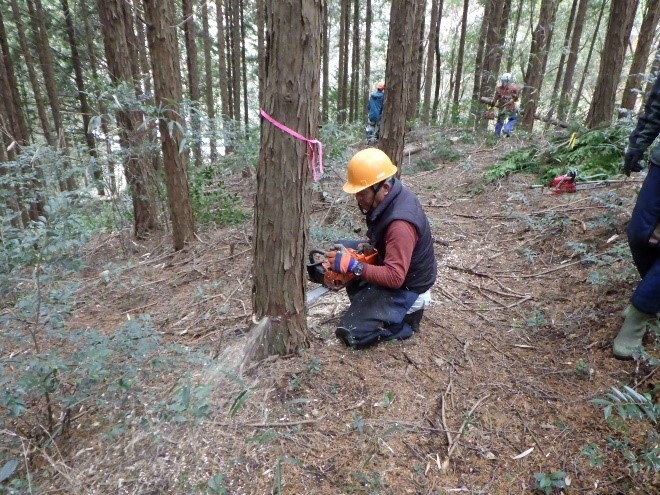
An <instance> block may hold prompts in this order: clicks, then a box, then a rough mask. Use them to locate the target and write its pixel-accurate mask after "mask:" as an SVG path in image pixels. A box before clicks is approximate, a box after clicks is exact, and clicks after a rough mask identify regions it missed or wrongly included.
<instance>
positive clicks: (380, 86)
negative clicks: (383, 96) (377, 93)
mask: <svg viewBox="0 0 660 495" xmlns="http://www.w3.org/2000/svg"><path fill="white" fill-rule="evenodd" d="M376 89H385V83H384V82H383V81H378V82H377V83H376Z"/></svg>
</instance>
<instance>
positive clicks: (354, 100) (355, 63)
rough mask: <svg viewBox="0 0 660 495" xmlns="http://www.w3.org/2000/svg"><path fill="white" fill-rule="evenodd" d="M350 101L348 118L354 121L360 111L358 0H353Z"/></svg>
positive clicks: (359, 114)
mask: <svg viewBox="0 0 660 495" xmlns="http://www.w3.org/2000/svg"><path fill="white" fill-rule="evenodd" d="M351 66H352V67H351V72H352V75H351V103H350V112H349V120H350V121H351V122H355V121H356V120H358V116H361V115H362V113H361V112H359V111H358V102H359V101H360V94H361V91H360V0H353V54H352V62H351Z"/></svg>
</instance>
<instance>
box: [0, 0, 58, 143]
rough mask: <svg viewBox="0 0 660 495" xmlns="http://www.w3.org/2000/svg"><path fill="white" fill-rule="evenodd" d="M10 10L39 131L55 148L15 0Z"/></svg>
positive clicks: (12, 0)
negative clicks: (39, 127)
mask: <svg viewBox="0 0 660 495" xmlns="http://www.w3.org/2000/svg"><path fill="white" fill-rule="evenodd" d="M11 9H12V14H13V18H14V25H15V26H16V34H17V35H18V42H19V46H20V48H21V54H22V55H23V58H24V59H25V67H26V69H27V72H28V78H29V79H30V86H31V87H32V94H33V95H34V102H35V105H36V107H37V114H38V115H39V122H40V123H41V131H42V132H43V133H44V138H45V139H46V142H47V143H48V145H49V146H53V147H55V146H56V141H55V137H54V136H53V133H52V129H51V126H50V121H49V120H48V115H47V114H46V104H45V102H44V99H43V95H42V93H41V85H40V82H39V78H38V77H37V72H36V71H35V68H34V59H33V58H32V53H31V52H30V47H29V45H28V42H27V37H26V36H25V27H24V26H23V21H22V18H21V14H20V11H19V8H18V2H17V0H11Z"/></svg>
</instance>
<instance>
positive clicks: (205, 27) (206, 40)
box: [202, 2, 218, 164]
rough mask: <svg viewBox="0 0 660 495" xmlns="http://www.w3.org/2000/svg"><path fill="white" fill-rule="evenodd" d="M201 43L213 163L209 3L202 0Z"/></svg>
mask: <svg viewBox="0 0 660 495" xmlns="http://www.w3.org/2000/svg"><path fill="white" fill-rule="evenodd" d="M202 43H203V47H204V101H205V104H206V114H207V115H208V117H209V124H208V125H209V160H210V161H211V163H212V164H213V163H215V161H216V159H217V158H218V148H217V146H216V141H215V101H214V98H213V61H212V58H211V32H210V31H209V4H208V2H202Z"/></svg>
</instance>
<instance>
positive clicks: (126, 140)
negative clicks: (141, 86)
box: [97, 0, 158, 239]
mask: <svg viewBox="0 0 660 495" xmlns="http://www.w3.org/2000/svg"><path fill="white" fill-rule="evenodd" d="M97 5H98V9H99V19H100V23H101V31H102V34H103V44H104V46H105V56H106V60H107V64H108V72H109V74H110V80H111V81H112V83H113V84H114V85H116V86H120V85H122V84H124V85H129V86H130V87H133V83H134V78H133V73H132V64H131V60H130V57H131V55H130V53H131V52H130V50H129V47H128V40H127V38H126V24H127V23H129V22H132V19H127V18H126V10H125V9H124V0H97ZM117 124H118V126H119V128H120V134H119V143H120V145H121V147H122V148H123V149H124V150H125V152H126V157H125V159H124V174H125V175H126V182H127V184H128V186H129V187H130V190H131V198H132V200H133V225H134V229H135V236H136V237H137V238H138V239H142V238H144V237H146V236H147V235H148V233H149V232H150V231H152V230H155V229H157V228H158V221H157V214H156V211H157V209H156V199H155V196H154V193H153V190H152V186H153V184H154V178H153V168H152V166H151V163H149V161H148V159H147V157H145V156H143V154H142V153H141V150H142V149H143V148H144V144H145V139H144V135H145V133H144V131H143V127H144V125H145V122H144V116H143V115H142V112H141V111H139V110H129V109H122V110H118V111H117Z"/></svg>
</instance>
